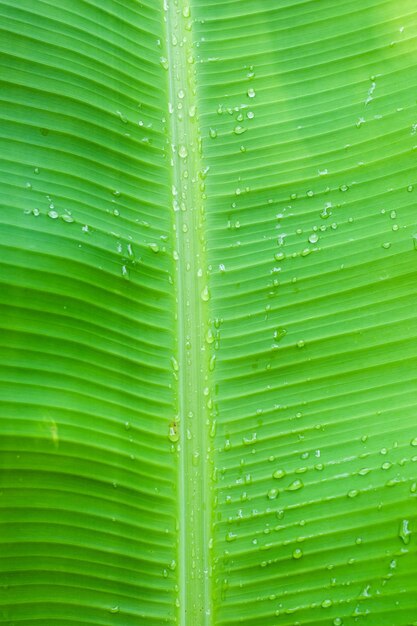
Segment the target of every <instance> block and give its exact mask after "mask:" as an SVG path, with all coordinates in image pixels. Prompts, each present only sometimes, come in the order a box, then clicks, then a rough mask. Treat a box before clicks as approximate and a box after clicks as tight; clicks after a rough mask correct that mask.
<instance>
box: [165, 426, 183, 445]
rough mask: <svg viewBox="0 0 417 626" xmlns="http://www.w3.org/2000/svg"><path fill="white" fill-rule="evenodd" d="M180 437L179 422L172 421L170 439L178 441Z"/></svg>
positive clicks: (169, 432)
mask: <svg viewBox="0 0 417 626" xmlns="http://www.w3.org/2000/svg"><path fill="white" fill-rule="evenodd" d="M179 438H180V436H179V433H178V424H177V422H171V423H170V425H169V431H168V439H169V440H170V441H172V443H176V442H177V441H178V440H179Z"/></svg>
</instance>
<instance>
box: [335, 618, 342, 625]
mask: <svg viewBox="0 0 417 626" xmlns="http://www.w3.org/2000/svg"><path fill="white" fill-rule="evenodd" d="M333 624H334V626H342V624H343V622H342V620H341V618H340V617H335V618H334V620H333Z"/></svg>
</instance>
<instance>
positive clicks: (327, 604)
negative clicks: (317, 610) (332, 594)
mask: <svg viewBox="0 0 417 626" xmlns="http://www.w3.org/2000/svg"><path fill="white" fill-rule="evenodd" d="M332 604H333V602H332V601H331V600H329V598H327V599H326V600H323V602H322V603H321V606H322V607H323V609H328V608H329V607H331V606H332Z"/></svg>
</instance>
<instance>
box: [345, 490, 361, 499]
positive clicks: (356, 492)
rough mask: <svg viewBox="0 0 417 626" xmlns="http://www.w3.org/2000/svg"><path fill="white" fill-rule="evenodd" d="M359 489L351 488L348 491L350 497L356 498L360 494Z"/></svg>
mask: <svg viewBox="0 0 417 626" xmlns="http://www.w3.org/2000/svg"><path fill="white" fill-rule="evenodd" d="M358 493H359V491H358V490H357V489H351V490H350V491H348V494H347V495H348V497H349V498H355V497H356V496H357V495H358Z"/></svg>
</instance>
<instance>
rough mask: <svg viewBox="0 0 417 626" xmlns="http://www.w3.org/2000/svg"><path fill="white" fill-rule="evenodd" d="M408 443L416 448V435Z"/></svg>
mask: <svg viewBox="0 0 417 626" xmlns="http://www.w3.org/2000/svg"><path fill="white" fill-rule="evenodd" d="M410 444H411V445H412V446H413V447H414V448H416V447H417V437H414V439H412V440H411V441H410Z"/></svg>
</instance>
